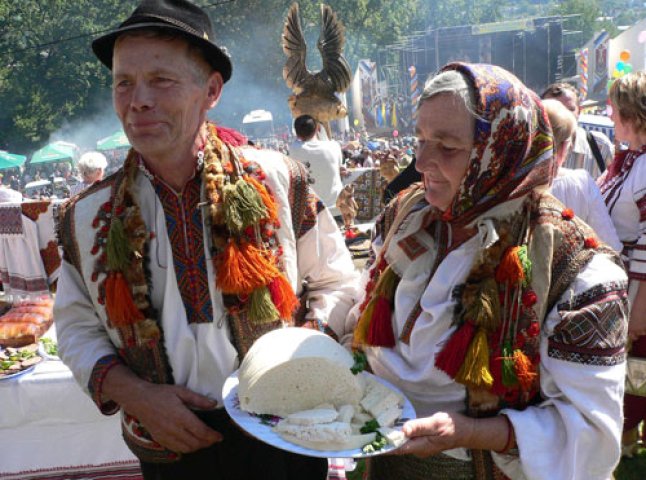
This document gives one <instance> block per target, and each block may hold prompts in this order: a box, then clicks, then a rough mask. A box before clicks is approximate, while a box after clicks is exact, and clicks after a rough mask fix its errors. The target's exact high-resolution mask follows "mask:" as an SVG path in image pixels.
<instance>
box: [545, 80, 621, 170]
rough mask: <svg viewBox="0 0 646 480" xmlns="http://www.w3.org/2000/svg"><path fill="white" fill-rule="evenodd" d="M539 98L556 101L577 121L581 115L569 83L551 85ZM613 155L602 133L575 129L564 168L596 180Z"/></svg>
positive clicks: (576, 96)
mask: <svg viewBox="0 0 646 480" xmlns="http://www.w3.org/2000/svg"><path fill="white" fill-rule="evenodd" d="M541 98H543V99H548V98H553V99H555V100H558V101H559V102H561V103H562V104H563V105H564V106H565V108H567V109H568V110H569V111H571V112H572V113H573V114H574V116H575V117H576V118H577V119H578V118H579V113H581V108H580V105H579V93H578V92H577V90H576V88H574V86H572V85H570V84H569V83H553V84H552V85H550V86H549V87H547V88H546V89H545V91H544V92H543V94H542V95H541ZM595 147H596V149H595ZM614 153H615V146H614V145H613V143H612V142H611V141H610V139H609V138H608V137H606V136H605V135H604V134H603V133H601V132H597V131H590V132H587V131H586V130H585V128H583V127H577V128H576V132H575V133H574V135H573V137H572V148H570V152H569V153H568V155H567V158H566V160H565V166H566V167H567V168H571V169H579V168H582V169H584V170H586V171H587V172H588V173H589V174H590V176H592V178H597V177H598V176H599V175H601V174H602V173H603V172H604V171H605V169H606V168H607V167H608V165H610V162H612V157H613V155H614Z"/></svg>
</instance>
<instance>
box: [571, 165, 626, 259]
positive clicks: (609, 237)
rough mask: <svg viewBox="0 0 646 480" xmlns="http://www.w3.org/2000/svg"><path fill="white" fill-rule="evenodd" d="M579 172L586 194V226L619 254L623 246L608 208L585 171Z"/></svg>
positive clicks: (597, 188)
mask: <svg viewBox="0 0 646 480" xmlns="http://www.w3.org/2000/svg"><path fill="white" fill-rule="evenodd" d="M580 172H581V173H580V176H581V183H582V184H583V185H584V187H583V191H584V192H586V193H587V195H586V198H585V202H586V203H587V205H588V212H589V214H588V218H587V220H586V221H587V223H588V225H590V226H591V227H592V229H593V230H594V231H595V232H596V234H597V235H598V237H599V238H600V239H601V240H602V241H604V242H605V243H607V244H608V245H610V246H611V247H612V248H613V249H615V250H617V251H618V252H621V250H622V248H623V245H622V243H621V240H619V237H618V236H617V231H616V230H615V225H614V224H613V223H612V219H611V218H610V214H609V213H608V207H606V203H605V202H604V201H603V197H602V196H601V192H600V191H599V187H597V184H596V183H594V180H593V179H592V177H591V176H590V174H589V173H588V172H587V171H586V170H581V171H580Z"/></svg>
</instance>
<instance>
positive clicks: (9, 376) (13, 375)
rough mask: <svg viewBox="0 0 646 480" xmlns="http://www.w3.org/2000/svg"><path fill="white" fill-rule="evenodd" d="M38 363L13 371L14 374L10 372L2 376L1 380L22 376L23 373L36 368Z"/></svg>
mask: <svg viewBox="0 0 646 480" xmlns="http://www.w3.org/2000/svg"><path fill="white" fill-rule="evenodd" d="M39 363H40V362H39ZM36 365H38V363H37V364H35V365H32V366H30V367H27V368H25V369H24V370H18V371H17V372H16V373H12V374H9V375H7V374H5V375H4V376H0V382H1V381H3V380H12V379H14V378H17V377H20V376H22V375H25V374H26V373H31V372H33V371H34V369H35V368H36Z"/></svg>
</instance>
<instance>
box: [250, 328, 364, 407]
mask: <svg viewBox="0 0 646 480" xmlns="http://www.w3.org/2000/svg"><path fill="white" fill-rule="evenodd" d="M353 365H354V360H353V358H352V355H351V354H350V352H348V351H347V350H346V349H345V348H343V347H342V346H341V345H339V344H338V343H337V342H335V341H334V340H333V339H332V338H330V337H329V336H327V335H325V334H323V333H320V332H317V331H314V330H310V329H305V328H293V327H290V328H283V329H278V330H273V331H271V332H269V333H266V334H265V335H263V336H262V337H260V338H259V339H258V340H257V341H256V342H255V343H254V344H253V345H252V347H251V349H249V352H248V353H247V355H246V357H245V358H244V360H243V362H242V365H241V366H240V371H239V374H238V380H239V384H238V398H239V400H240V408H241V409H242V410H245V411H247V412H252V413H257V414H273V415H278V416H283V417H284V416H287V415H289V414H291V413H294V412H300V411H302V410H310V409H313V408H315V407H317V406H318V405H321V403H331V404H333V405H334V406H335V407H337V408H338V407H341V406H342V405H356V404H358V403H359V401H360V400H361V397H362V395H363V385H362V381H361V380H360V377H359V376H355V375H353V374H352V372H351V371H350V369H351V368H352V366H353Z"/></svg>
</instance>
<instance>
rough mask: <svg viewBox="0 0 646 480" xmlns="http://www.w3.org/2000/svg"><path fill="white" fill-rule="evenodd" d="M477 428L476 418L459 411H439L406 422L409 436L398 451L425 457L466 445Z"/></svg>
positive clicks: (405, 427) (404, 429)
mask: <svg viewBox="0 0 646 480" xmlns="http://www.w3.org/2000/svg"><path fill="white" fill-rule="evenodd" d="M474 428H475V424H474V419H472V418H468V417H466V416H464V415H462V414H459V413H446V412H438V413H436V414H435V415H432V416H430V417H426V418H418V419H416V420H411V421H408V422H406V423H405V424H404V427H403V431H404V433H405V434H406V436H407V437H408V438H409V440H408V442H406V443H405V444H404V445H402V447H401V448H399V449H398V450H397V451H396V453H397V454H400V455H415V456H417V457H421V458H425V457H430V456H431V455H436V454H438V453H440V452H443V451H444V450H450V449H452V448H458V447H464V446H467V445H468V444H469V443H470V439H471V437H472V435H473V430H474Z"/></svg>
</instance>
